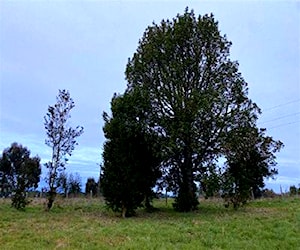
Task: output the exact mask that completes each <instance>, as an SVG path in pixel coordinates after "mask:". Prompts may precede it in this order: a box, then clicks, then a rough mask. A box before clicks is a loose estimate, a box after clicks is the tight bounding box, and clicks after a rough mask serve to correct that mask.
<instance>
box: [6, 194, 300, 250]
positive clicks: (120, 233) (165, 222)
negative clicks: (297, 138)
mask: <svg viewBox="0 0 300 250" xmlns="http://www.w3.org/2000/svg"><path fill="white" fill-rule="evenodd" d="M9 202H10V200H0V248H1V249H251V250H254V249H260V250H261V249H300V198H299V197H298V198H297V197H295V198H283V199H281V198H276V199H272V200H266V199H265V200H257V201H253V202H251V203H250V204H249V205H248V206H246V207H244V208H241V209H240V210H238V211H234V210H233V209H226V208H224V207H223V205H222V202H220V201H211V200H204V201H201V204H200V206H199V210H198V211H196V212H192V213H177V212H174V211H173V210H172V206H171V202H170V201H169V202H168V205H166V204H165V202H164V201H162V200H161V201H156V202H155V206H156V207H158V208H159V210H158V211H156V212H154V213H146V212H144V210H139V211H138V213H137V217H133V218H128V219H122V218H120V217H118V216H117V215H115V214H113V213H111V212H109V211H107V210H106V209H105V207H104V204H103V202H100V201H99V200H98V199H90V200H89V199H83V198H82V199H68V200H59V201H58V202H57V203H56V205H55V207H54V209H53V210H52V211H51V212H45V211H44V210H43V206H42V204H41V201H36V200H35V201H34V202H33V203H32V204H31V205H29V206H28V207H27V208H26V210H25V211H17V210H15V209H13V208H11V207H10V203H9Z"/></svg>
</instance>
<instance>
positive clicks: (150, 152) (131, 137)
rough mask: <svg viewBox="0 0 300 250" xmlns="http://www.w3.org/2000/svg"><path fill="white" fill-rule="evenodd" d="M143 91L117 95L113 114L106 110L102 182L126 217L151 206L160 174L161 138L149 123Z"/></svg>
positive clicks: (115, 207) (105, 192) (107, 197)
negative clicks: (159, 141)
mask: <svg viewBox="0 0 300 250" xmlns="http://www.w3.org/2000/svg"><path fill="white" fill-rule="evenodd" d="M140 94H141V93H140V92H138V91H134V92H131V93H125V94H124V95H120V96H117V95H115V96H114V97H113V99H112V102H111V110H112V116H111V117H109V116H108V114H107V113H104V115H103V117H104V120H105V126H104V128H103V130H104V134H105V137H106V142H105V144H104V150H103V160H104V163H103V166H102V175H101V178H100V185H101V190H102V193H103V195H104V197H105V200H106V202H107V204H108V206H109V207H111V208H112V209H113V210H114V211H121V212H122V215H123V217H125V216H129V215H132V214H133V213H134V209H135V208H137V207H139V206H142V202H143V201H144V200H145V202H146V206H147V207H149V206H150V201H151V197H152V188H153V187H154V186H155V183H156V180H157V178H158V177H159V176H160V171H159V169H158V166H159V156H158V153H157V150H156V147H157V140H156V139H155V134H154V133H152V132H151V131H150V130H149V129H148V128H147V127H146V126H145V125H146V123H145V120H146V119H147V116H146V113H147V110H146V105H145V102H144V100H142V99H141V96H140Z"/></svg>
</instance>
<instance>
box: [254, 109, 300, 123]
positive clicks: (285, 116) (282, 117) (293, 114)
mask: <svg viewBox="0 0 300 250" xmlns="http://www.w3.org/2000/svg"><path fill="white" fill-rule="evenodd" d="M299 114H300V112H296V113H292V114H288V115H284V116H280V117H276V118H274V119H272V120H268V121H265V122H259V123H258V124H265V123H268V122H273V121H277V120H281V119H284V118H287V117H291V116H295V115H299Z"/></svg>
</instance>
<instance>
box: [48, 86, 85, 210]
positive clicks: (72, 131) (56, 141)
mask: <svg viewBox="0 0 300 250" xmlns="http://www.w3.org/2000/svg"><path fill="white" fill-rule="evenodd" d="M56 101H57V102H56V104H55V105H54V106H49V107H48V112H47V114H46V116H45V117H44V119H45V122H44V125H45V129H46V132H47V139H46V145H47V146H49V147H51V149H52V158H51V161H49V162H48V163H46V167H47V169H48V175H47V183H48V189H49V190H48V205H47V208H48V210H50V209H51V207H52V205H53V202H54V200H55V196H56V189H57V183H58V181H57V180H58V177H59V173H60V172H62V171H64V170H65V169H66V163H67V161H68V158H67V157H68V156H71V154H72V151H73V150H74V148H75V145H77V143H76V138H77V137H79V136H80V135H81V134H82V133H83V127H81V126H77V127H76V128H72V127H71V126H70V125H69V119H70V118H71V114H70V112H71V110H72V109H73V108H74V107H75V103H74V101H73V99H72V98H71V96H70V93H69V91H67V90H59V93H58V96H57V97H56Z"/></svg>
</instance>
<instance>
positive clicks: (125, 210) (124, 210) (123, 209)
mask: <svg viewBox="0 0 300 250" xmlns="http://www.w3.org/2000/svg"><path fill="white" fill-rule="evenodd" d="M126 212H127V208H126V207H125V206H124V205H122V217H123V218H124V219H125V218H126Z"/></svg>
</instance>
